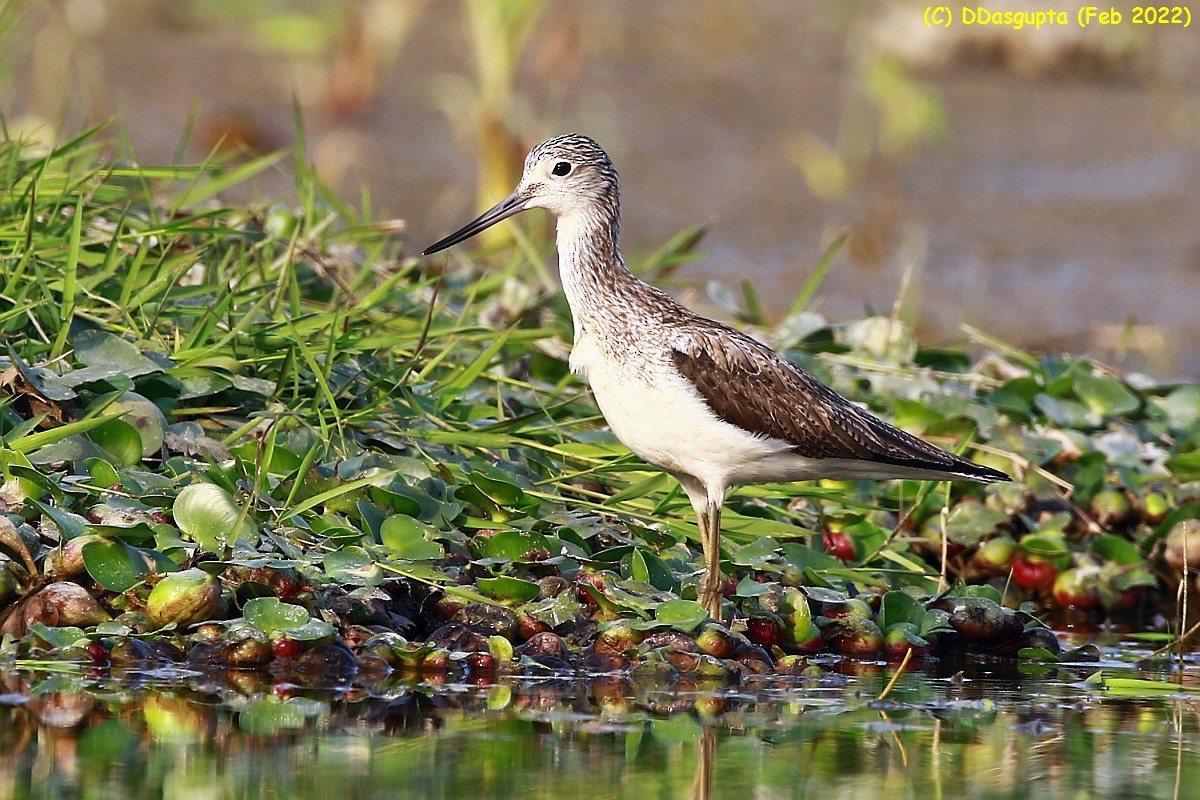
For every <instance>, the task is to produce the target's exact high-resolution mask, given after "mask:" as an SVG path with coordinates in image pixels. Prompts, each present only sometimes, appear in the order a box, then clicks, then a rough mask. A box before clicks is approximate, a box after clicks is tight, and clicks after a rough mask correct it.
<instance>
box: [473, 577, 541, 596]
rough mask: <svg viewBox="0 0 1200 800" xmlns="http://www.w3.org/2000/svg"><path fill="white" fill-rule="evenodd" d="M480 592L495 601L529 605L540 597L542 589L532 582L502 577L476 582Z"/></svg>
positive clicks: (482, 579)
mask: <svg viewBox="0 0 1200 800" xmlns="http://www.w3.org/2000/svg"><path fill="white" fill-rule="evenodd" d="M475 583H476V585H477V586H478V587H479V591H481V592H483V593H484V594H486V595H487V596H488V597H490V598H492V599H494V600H500V601H510V602H514V603H528V602H529V601H530V600H533V599H534V598H535V597H537V596H538V593H539V592H540V591H541V588H540V587H539V586H538V585H537V584H536V583H533V582H532V581H523V580H521V579H520V578H511V577H509V576H507V575H500V576H498V577H495V578H480V579H478V580H477V581H475Z"/></svg>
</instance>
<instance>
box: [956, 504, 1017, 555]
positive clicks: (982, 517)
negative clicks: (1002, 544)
mask: <svg viewBox="0 0 1200 800" xmlns="http://www.w3.org/2000/svg"><path fill="white" fill-rule="evenodd" d="M1008 521H1009V515H1008V514H1006V513H1004V512H1003V511H1000V510H999V509H992V508H988V507H987V506H985V505H984V504H983V503H958V504H957V505H955V506H954V507H953V508H951V509H950V513H949V514H947V515H946V536H947V537H948V538H949V539H950V541H952V542H957V543H959V544H964V545H973V544H977V543H979V542H980V541H982V540H983V539H985V538H987V537H988V536H990V535H991V534H992V533H994V532H995V530H996V528H997V527H998V526H1000V525H1002V524H1004V523H1006V522H1008Z"/></svg>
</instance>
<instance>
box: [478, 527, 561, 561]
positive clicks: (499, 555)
mask: <svg viewBox="0 0 1200 800" xmlns="http://www.w3.org/2000/svg"><path fill="white" fill-rule="evenodd" d="M549 551H550V542H549V541H548V540H547V539H546V537H545V536H543V535H542V534H540V533H536V532H533V531H514V530H508V531H499V532H498V533H494V534H492V535H490V536H487V535H482V534H476V535H475V536H473V537H472V538H471V552H472V553H473V554H474V555H475V556H476V557H477V558H494V559H499V560H504V561H527V560H530V556H531V555H541V554H543V553H549Z"/></svg>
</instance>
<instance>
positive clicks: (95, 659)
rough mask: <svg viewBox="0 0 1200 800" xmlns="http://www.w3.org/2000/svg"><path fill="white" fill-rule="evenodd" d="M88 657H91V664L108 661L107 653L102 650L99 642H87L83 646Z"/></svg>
mask: <svg viewBox="0 0 1200 800" xmlns="http://www.w3.org/2000/svg"><path fill="white" fill-rule="evenodd" d="M84 649H85V650H87V652H88V655H89V656H91V657H92V663H93V664H104V663H105V662H107V661H108V651H107V650H105V649H104V645H102V644H100V643H99V642H88V643H87V645H85V646H84Z"/></svg>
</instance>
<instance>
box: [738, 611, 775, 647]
mask: <svg viewBox="0 0 1200 800" xmlns="http://www.w3.org/2000/svg"><path fill="white" fill-rule="evenodd" d="M746 638H747V639H749V640H750V641H752V642H754V644H756V645H758V646H759V647H768V648H769V647H775V646H776V645H778V644H779V643H780V642H781V641H783V628H781V627H780V626H779V623H778V622H776V621H775V620H773V619H771V618H770V617H751V618H750V619H749V620H747V621H746Z"/></svg>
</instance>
